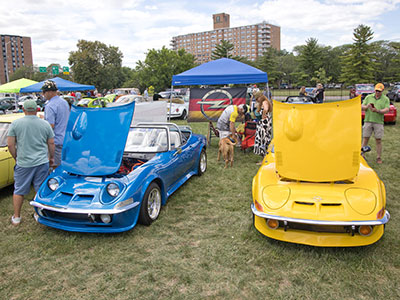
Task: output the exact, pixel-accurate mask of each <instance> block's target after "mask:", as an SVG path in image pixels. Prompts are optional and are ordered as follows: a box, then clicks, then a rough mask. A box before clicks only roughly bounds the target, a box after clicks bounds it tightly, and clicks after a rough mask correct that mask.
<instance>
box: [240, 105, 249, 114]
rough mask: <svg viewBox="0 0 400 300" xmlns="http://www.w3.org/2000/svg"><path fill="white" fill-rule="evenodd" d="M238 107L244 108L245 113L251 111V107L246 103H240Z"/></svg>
mask: <svg viewBox="0 0 400 300" xmlns="http://www.w3.org/2000/svg"><path fill="white" fill-rule="evenodd" d="M238 108H242V109H243V113H244V114H245V113H247V112H248V111H249V108H248V106H247V105H246V104H239V105H238Z"/></svg>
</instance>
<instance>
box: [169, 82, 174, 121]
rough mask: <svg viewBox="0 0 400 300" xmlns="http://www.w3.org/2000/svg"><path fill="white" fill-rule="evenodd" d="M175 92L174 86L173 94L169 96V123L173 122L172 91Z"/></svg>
mask: <svg viewBox="0 0 400 300" xmlns="http://www.w3.org/2000/svg"><path fill="white" fill-rule="evenodd" d="M173 90H174V86H173V85H171V94H170V95H169V114H168V122H170V121H171V113H172V91H173Z"/></svg>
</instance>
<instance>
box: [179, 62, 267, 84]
mask: <svg viewBox="0 0 400 300" xmlns="http://www.w3.org/2000/svg"><path fill="white" fill-rule="evenodd" d="M259 82H265V83H267V82H268V76H267V73H265V72H263V71H261V70H259V69H257V68H254V67H252V66H249V65H247V64H245V63H242V62H240V61H237V60H234V59H229V58H220V59H217V60H213V61H210V62H208V63H205V64H202V65H200V66H198V67H195V68H193V69H190V70H187V71H185V72H183V73H180V74H178V75H173V76H172V86H174V85H201V84H207V85H213V84H230V83H259Z"/></svg>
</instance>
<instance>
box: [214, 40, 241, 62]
mask: <svg viewBox="0 0 400 300" xmlns="http://www.w3.org/2000/svg"><path fill="white" fill-rule="evenodd" d="M233 49H234V46H233V44H232V43H231V42H229V41H226V40H221V43H220V44H218V45H217V46H215V49H214V50H213V51H212V53H211V59H212V60H216V59H220V58H223V57H226V58H232V59H236V60H240V59H239V57H238V56H234V55H232V54H231V52H232V51H233Z"/></svg>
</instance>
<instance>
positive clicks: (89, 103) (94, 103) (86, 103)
mask: <svg viewBox="0 0 400 300" xmlns="http://www.w3.org/2000/svg"><path fill="white" fill-rule="evenodd" d="M107 103H110V101H109V99H107V98H104V97H98V98H83V99H81V100H79V102H78V103H77V104H76V105H77V106H83V107H90V108H99V107H105V106H106V105H107Z"/></svg>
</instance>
